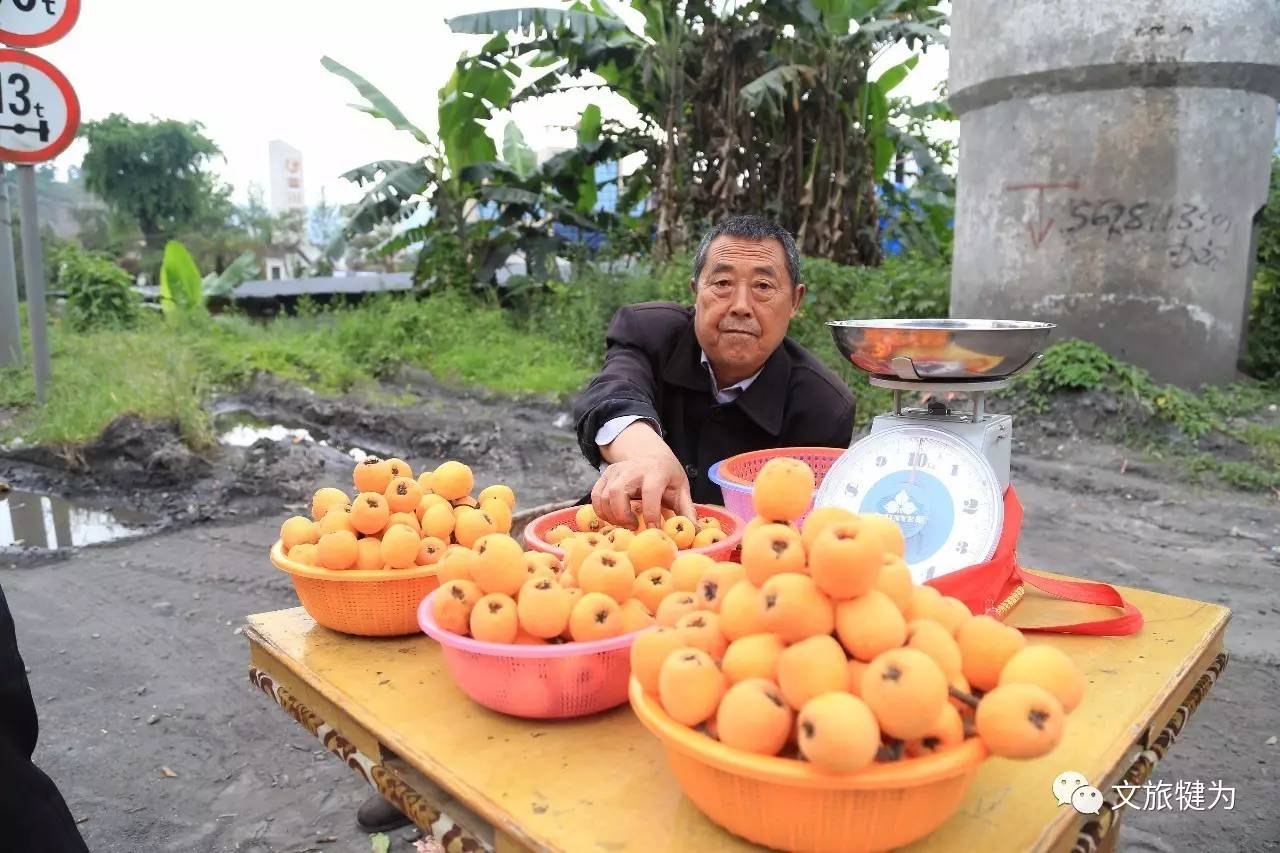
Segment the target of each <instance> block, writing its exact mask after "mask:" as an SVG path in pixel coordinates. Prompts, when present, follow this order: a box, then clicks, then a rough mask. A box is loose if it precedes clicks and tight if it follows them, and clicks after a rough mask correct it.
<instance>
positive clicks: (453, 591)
mask: <svg viewBox="0 0 1280 853" xmlns="http://www.w3.org/2000/svg"><path fill="white" fill-rule="evenodd" d="M449 594H450V595H452V596H453V597H454V598H456V599H458V600H459V601H464V600H465V599H466V597H467V593H466V592H465V591H464V590H463V589H462V587H460V586H458V585H457V584H454V585H453V586H452V587H450V588H449Z"/></svg>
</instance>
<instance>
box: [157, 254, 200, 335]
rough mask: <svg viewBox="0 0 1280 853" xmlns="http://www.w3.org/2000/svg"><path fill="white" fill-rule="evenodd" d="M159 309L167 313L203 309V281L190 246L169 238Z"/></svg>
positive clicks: (162, 270) (162, 266)
mask: <svg viewBox="0 0 1280 853" xmlns="http://www.w3.org/2000/svg"><path fill="white" fill-rule="evenodd" d="M160 309H161V310H162V311H163V312H164V314H165V316H166V317H174V316H177V315H179V314H186V313H190V312H192V311H197V310H198V311H203V310H204V285H203V283H202V282H201V280H200V268H199V267H197V266H196V262H195V260H194V259H193V258H192V257H191V253H190V252H188V251H187V247H186V246H184V245H182V244H181V243H179V242H178V241H177V240H170V241H169V242H168V243H167V244H165V247H164V263H163V264H162V265H161V267H160Z"/></svg>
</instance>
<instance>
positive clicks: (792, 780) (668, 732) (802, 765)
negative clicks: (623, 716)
mask: <svg viewBox="0 0 1280 853" xmlns="http://www.w3.org/2000/svg"><path fill="white" fill-rule="evenodd" d="M627 695H628V698H629V699H630V700H631V708H632V710H633V711H634V712H635V715H636V717H637V718H639V720H640V722H641V724H642V725H643V726H644V727H645V728H646V729H648V730H649V731H650V732H652V733H653V734H654V735H656V736H657V738H658V739H659V740H660V741H661V742H662V745H663V746H664V747H666V748H667V749H673V750H676V751H677V752H680V753H682V754H684V755H686V756H688V757H690V758H693V759H695V760H697V761H699V762H701V763H702V764H706V765H708V766H710V767H714V768H715V769H717V770H722V771H725V772H727V773H731V774H733V775H735V776H742V777H745V778H749V779H754V780H756V781H759V782H767V783H774V784H782V785H788V786H791V787H803V788H826V789H829V790H839V791H879V790H887V789H892V788H912V787H917V786H920V785H928V784H931V783H934V782H939V781H942V780H945V779H951V778H955V777H958V776H961V775H963V774H964V773H967V772H971V771H973V770H975V769H976V768H977V767H978V766H979V765H980V764H982V762H983V761H984V760H986V758H987V755H988V753H987V748H986V746H984V745H983V743H982V739H981V738H978V737H970V738H966V739H965V741H964V743H963V744H961V745H960V746H959V747H957V748H956V749H951V750H947V751H946V752H942V753H938V754H936V755H926V756H921V757H919V758H906V759H901V760H899V761H894V762H888V763H877V764H873V765H871V766H870V767H867V768H864V769H862V770H859V771H857V772H854V773H827V772H823V771H821V770H818V769H816V768H815V767H814V766H813V765H811V764H809V763H808V762H805V761H797V760H795V759H791V758H781V757H779V756H774V755H755V754H753V753H749V752H743V751H742V750H737V749H734V748H733V747H730V746H725V745H724V744H723V743H720V742H719V741H715V740H712V739H711V738H709V737H707V736H706V735H704V734H701V733H699V732H696V731H694V730H693V729H690V728H688V727H687V726H683V725H681V724H680V723H677V722H676V721H675V720H673V719H672V718H671V717H669V716H668V715H667V713H666V711H664V710H663V709H662V707H661V706H660V705H659V704H658V703H657V702H655V701H654V700H653V698H652V697H650V696H649V695H648V694H646V693H645V691H644V687H643V685H641V684H640V681H639V680H638V679H637V678H636V677H635V676H634V675H632V676H631V683H630V684H629V685H628V688H627Z"/></svg>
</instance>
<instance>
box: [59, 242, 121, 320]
mask: <svg viewBox="0 0 1280 853" xmlns="http://www.w3.org/2000/svg"><path fill="white" fill-rule="evenodd" d="M56 262H57V270H56V280H57V286H58V287H59V288H60V289H62V290H65V291H66V293H67V309H66V320H67V324H68V325H69V326H70V327H71V329H72V330H74V331H76V332H87V331H90V330H92V329H127V328H130V327H132V326H133V325H134V324H135V323H136V322H137V320H138V308H139V302H138V296H137V294H136V293H134V291H133V288H132V284H133V282H132V280H131V279H130V278H129V273H127V272H125V271H124V270H122V269H121V268H120V267H118V266H116V264H115V263H114V262H113V261H112V260H111V259H110V258H108V257H106V256H105V255H101V254H98V253H95V252H84V251H80V250H79V249H74V248H64V249H62V250H61V251H60V252H59V253H58V256H57V259H56Z"/></svg>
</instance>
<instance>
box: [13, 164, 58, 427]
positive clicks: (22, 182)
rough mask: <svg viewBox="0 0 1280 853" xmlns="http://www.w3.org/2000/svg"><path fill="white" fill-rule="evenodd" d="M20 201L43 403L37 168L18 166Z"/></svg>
mask: <svg viewBox="0 0 1280 853" xmlns="http://www.w3.org/2000/svg"><path fill="white" fill-rule="evenodd" d="M18 199H19V202H20V206H21V212H20V215H21V216H22V267H23V270H22V271H23V281H24V282H25V283H26V286H27V325H28V326H30V328H31V357H32V358H31V360H32V361H33V362H34V364H35V374H36V401H37V402H39V403H43V402H44V400H45V393H46V391H47V389H48V386H49V373H50V369H49V339H48V337H47V328H46V327H47V325H48V321H47V319H46V318H45V304H44V252H43V251H42V247H41V245H40V222H39V219H38V214H37V212H36V168H35V166H19V167H18Z"/></svg>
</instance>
